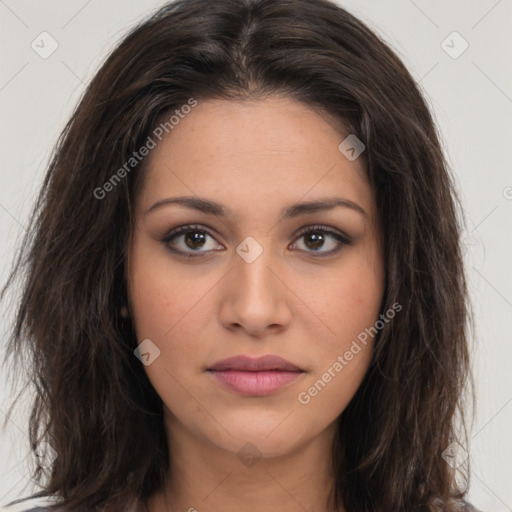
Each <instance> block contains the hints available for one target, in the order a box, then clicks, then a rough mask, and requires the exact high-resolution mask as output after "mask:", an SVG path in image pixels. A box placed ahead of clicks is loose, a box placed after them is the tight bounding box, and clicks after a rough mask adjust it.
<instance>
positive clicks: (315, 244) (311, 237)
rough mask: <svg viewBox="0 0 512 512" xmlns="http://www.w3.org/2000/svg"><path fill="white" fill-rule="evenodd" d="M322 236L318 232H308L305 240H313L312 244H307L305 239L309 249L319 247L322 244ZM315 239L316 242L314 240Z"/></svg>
mask: <svg viewBox="0 0 512 512" xmlns="http://www.w3.org/2000/svg"><path fill="white" fill-rule="evenodd" d="M323 238H324V236H323V235H318V234H310V235H309V236H308V237H307V240H313V246H311V245H310V244H308V242H307V241H306V245H307V246H308V247H309V248H310V249H317V248H318V247H320V246H321V245H322V244H323V241H324V240H323ZM315 241H316V242H315Z"/></svg>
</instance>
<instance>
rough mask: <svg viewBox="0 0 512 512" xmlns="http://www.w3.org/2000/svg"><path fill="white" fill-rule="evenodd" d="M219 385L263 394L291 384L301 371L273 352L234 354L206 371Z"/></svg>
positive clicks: (302, 373) (252, 393) (248, 392)
mask: <svg viewBox="0 0 512 512" xmlns="http://www.w3.org/2000/svg"><path fill="white" fill-rule="evenodd" d="M206 371H207V372H208V373H210V374H211V375H212V376H213V377H214V378H215V379H216V380H217V381H218V382H219V383H220V384H222V385H223V386H225V387H227V388H229V389H231V390H232V391H235V392H237V393H238V394H241V395H244V396H265V395H269V394H271V393H274V392H276V391H278V390H280V389H283V388H285V387H287V386H289V385H291V384H292V383H293V382H294V381H295V380H297V379H298V378H299V377H300V376H301V375H304V371H303V370H301V369H300V368H299V367H298V366H296V365H294V364H293V363H291V362H290V361H287V360H286V359H283V358H282V357H279V356H275V355H266V356H262V357H258V358H253V357H249V356H243V355H242V356H235V357H230V358H228V359H223V360H222V361H218V362H217V363H215V364H214V365H212V366H211V367H209V368H207V370H206Z"/></svg>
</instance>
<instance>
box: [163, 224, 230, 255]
mask: <svg viewBox="0 0 512 512" xmlns="http://www.w3.org/2000/svg"><path fill="white" fill-rule="evenodd" d="M209 239H212V240H214V238H213V236H212V235H211V234H210V233H209V232H208V231H206V230H205V229H202V228H200V227H198V226H180V227H179V228H177V229H175V230H173V231H171V232H170V233H168V234H167V235H166V236H165V237H164V238H163V239H162V242H163V243H164V244H166V246H167V248H168V249H169V250H170V251H171V252H173V253H176V254H180V255H183V256H187V257H194V256H201V255H204V254H205V253H208V252H210V251H214V250H217V249H218V247H222V246H220V245H219V244H217V243H213V242H210V244H209V246H208V240H209ZM202 249H204V250H202ZM221 250H222V249H221ZM194 253H197V254H194Z"/></svg>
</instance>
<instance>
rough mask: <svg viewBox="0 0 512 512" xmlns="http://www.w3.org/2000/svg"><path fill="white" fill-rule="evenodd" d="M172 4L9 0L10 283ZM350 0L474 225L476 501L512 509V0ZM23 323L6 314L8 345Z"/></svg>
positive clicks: (2, 380) (5, 76)
mask: <svg viewBox="0 0 512 512" xmlns="http://www.w3.org/2000/svg"><path fill="white" fill-rule="evenodd" d="M212 1H213V0H212ZM162 3H163V2H161V1H157V0H146V1H142V0H123V1H121V0H110V1H109V2H101V1H99V0H66V1H64V0H52V1H49V0H38V1H37V2H33V1H32V2H30V1H28V0H0V24H1V30H0V55H1V63H2V64H1V70H0V109H1V112H0V119H1V123H0V144H1V146H0V147H1V160H0V162H1V164H0V169H1V175H0V257H1V270H0V278H1V281H0V282H1V284H3V283H4V282H5V278H6V277H7V272H8V270H9V269H10V268H11V263H12V257H13V250H14V248H15V247H16V246H17V244H18V243H19V236H20V235H21V233H22V232H23V230H24V229H25V228H26V226H27V222H28V219H27V216H28V213H29V210H30V207H31V205H32V202H33V200H34V197H35V193H36V191H37V190H38V188H39V186H40V184H41V181H42V178H43V175H44V172H45V167H46V165H47V163H48V158H49V155H50V151H51V149H52V147H53V144H54V143H55V141H56V139H57V136H58V135H59V133H60V132H61V130H62V128H63V127H64V123H65V121H66V120H67V118H68V116H69V115H70V113H71V112H72V109H73V107H74V105H75V104H76V102H77V100H78V99H79V97H80V96H81V94H82V93H83V91H84V89H85V85H86V84H87V83H88V82H89V80H90V79H91V77H92V76H93V74H94V72H95V71H96V70H97V69H98V66H99V65H100V63H101V62H102V61H103V60H104V59H105V57H106V56H107V54H108V52H109V51H110V50H111V49H112V48H113V46H114V45H115V44H116V43H117V42H118V41H119V39H120V38H121V37H122V36H123V34H124V33H126V31H127V30H128V29H129V28H130V27H131V26H133V24H134V23H136V22H138V21H140V20H141V19H143V18H144V17H146V16H147V15H148V14H149V13H150V12H151V11H152V10H153V9H155V8H156V7H158V6H159V5H162ZM339 3H340V5H342V6H344V7H346V8H347V9H348V10H350V11H351V12H352V13H354V14H356V15H357V16H359V17H360V18H361V19H362V20H364V21H366V22H367V23H368V24H369V25H370V26H371V27H372V28H373V29H374V30H376V31H377V32H378V33H380V34H381V35H382V37H384V39H385V40H386V41H387V42H389V43H390V44H391V45H392V46H393V47H394V48H395V50H396V51H397V52H398V53H399V55H400V56H401V57H402V59H403V60H404V61H405V63H406V65H407V66H408V67H409V69H410V70H411V72H412V74H413V75H414V76H415V77H416V78H417V80H418V81H419V83H420V86H421V87H422V90H423V91H424V94H425V96H426V97H427V100H428V102H429V105H430V106H431V108H432V110H433V112H434V115H435V118H436V120H437V123H438V125H439V127H440V130H441V133H442V137H443V144H444V146H445V148H446V153H447V156H448V160H449V163H450V165H451V167H452V169H453V171H454V174H455V177H456V181H457V187H458V190H459V193H460V195H461V198H462V201H463V205H464V211H465V215H466V217H467V220H468V228H467V230H466V232H465V234H464V242H465V247H466V264H467V269H468V276H469V280H470V291H471V300H472V302H473V307H474V311H475V323H476V336H475V338H476V339H475V340H473V342H474V345H475V349H474V351H473V360H474V368H475V376H476V384H477V386H476V387H477V399H478V400H477V414H476V419H475V423H474V427H473V431H472V434H471V438H472V444H471V446H470V450H469V456H470V457H471V461H472V466H473V474H472V480H471V485H470V493H469V499H470V501H471V502H473V504H474V505H476V506H477V507H478V508H480V509H482V510H483V511H484V512H505V511H512V464H511V462H510V461H511V459H512V437H511V434H510V432H511V431H512V430H511V426H512V377H511V371H510V370H511V362H512V342H511V338H510V333H511V332H512V321H511V318H512V265H510V262H511V261H512V239H511V235H512V229H511V228H512V171H511V168H512V167H511V164H512V158H511V156H512V155H511V152H512V150H511V147H512V129H511V122H510V120H511V113H512V73H511V69H512V44H511V43H512V25H511V21H512V19H511V18H512V0H479V1H474V0H452V1H449V2H448V1H446V0H435V1H426V0H388V1H386V2H376V1H370V0H363V1H356V0H350V1H342V0H340V1H339ZM42 32H47V33H48V34H50V36H51V39H50V38H48V36H47V35H44V36H40V34H41V33H42ZM41 37H45V38H47V39H46V40H45V41H47V42H48V43H47V44H46V45H45V48H47V49H51V44H53V45H55V44H57V45H58V47H57V49H56V50H55V51H54V53H52V54H51V55H50V56H48V57H47V58H43V57H42V56H41V55H40V54H39V53H37V52H36V51H35V50H34V49H33V47H32V42H33V41H34V40H35V41H36V43H37V41H39V40H40V38H41ZM38 38H39V39H38ZM52 40H55V42H53V41H52ZM466 47H467V48H466ZM39 51H41V50H39ZM2 311H3V310H2ZM11 320H12V319H11V318H10V316H9V314H8V313H3V316H2V318H1V319H0V326H1V327H0V328H1V332H2V340H3V341H2V343H3V342H4V341H5V332H6V330H7V327H8V324H9V322H10V321H11ZM1 349H2V350H4V345H1ZM7 382H8V381H7V376H6V375H5V372H4V371H2V374H1V377H0V420H3V418H4V416H5V411H6V410H7V407H8V405H9V403H10V402H9V400H10V398H11V396H10V394H11V390H10V387H9V386H8V385H7ZM29 400H30V395H25V397H24V401H23V404H28V403H29ZM27 422H28V411H27V410H26V407H25V408H24V407H21V408H20V409H18V410H17V412H16V413H15V414H13V415H12V417H10V418H9V428H8V429H7V431H6V432H4V433H3V434H2V438H1V439H0V506H1V505H5V503H7V502H8V501H9V500H12V499H14V498H15V497H19V496H20V495H21V494H22V493H23V494H28V493H29V491H31V490H32V487H31V486H30V481H29V474H28V471H29V469H30V466H28V461H29V459H28V458H27V453H28V452H27V449H28V443H27V437H26V432H27ZM26 507H27V504H25V505H24V507H22V508H26ZM11 510H12V509H11Z"/></svg>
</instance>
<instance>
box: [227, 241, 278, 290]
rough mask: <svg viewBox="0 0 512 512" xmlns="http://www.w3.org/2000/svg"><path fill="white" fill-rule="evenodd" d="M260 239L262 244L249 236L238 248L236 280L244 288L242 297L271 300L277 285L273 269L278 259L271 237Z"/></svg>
mask: <svg viewBox="0 0 512 512" xmlns="http://www.w3.org/2000/svg"><path fill="white" fill-rule="evenodd" d="M258 238H259V240H260V242H261V243H260V242H258V240H256V238H255V237H252V236H248V237H246V238H245V239H244V240H243V241H242V242H241V243H240V244H239V245H238V246H237V248H236V257H235V277H234V279H235V280H236V281H237V284H238V286H239V287H242V295H247V296H250V297H252V299H256V300H260V299H261V300H263V299H265V300H270V298H271V296H272V295H273V292H275V288H276V285H277V283H275V282H274V281H275V280H276V277H275V276H274V272H276V269H273V267H276V261H277V258H276V257H275V255H274V254H273V251H272V248H271V246H270V243H269V237H267V238H265V240H263V237H258ZM271 270H274V272H272V271H271ZM244 287H245V290H243V288H244ZM267 292H268V293H267Z"/></svg>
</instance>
